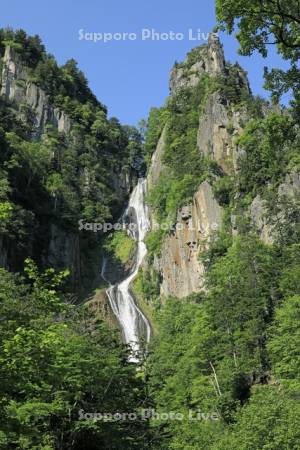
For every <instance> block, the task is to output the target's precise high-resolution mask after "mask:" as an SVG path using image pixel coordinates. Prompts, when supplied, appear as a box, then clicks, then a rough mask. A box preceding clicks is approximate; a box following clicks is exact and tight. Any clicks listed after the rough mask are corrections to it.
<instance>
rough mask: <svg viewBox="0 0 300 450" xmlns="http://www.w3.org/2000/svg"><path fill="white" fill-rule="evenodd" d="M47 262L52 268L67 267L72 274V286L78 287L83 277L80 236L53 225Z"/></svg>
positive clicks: (51, 226)
mask: <svg viewBox="0 0 300 450" xmlns="http://www.w3.org/2000/svg"><path fill="white" fill-rule="evenodd" d="M47 262H48V264H50V265H51V266H52V267H57V268H60V269H64V268H66V267H67V268H68V269H69V270H70V272H71V284H72V286H78V284H79V282H80V277H81V273H80V265H81V264H80V244H79V236H78V235H77V234H74V233H70V232H67V231H64V230H62V229H61V228H58V227H57V226H56V225H54V224H51V225H50V244H49V250H48V258H47Z"/></svg>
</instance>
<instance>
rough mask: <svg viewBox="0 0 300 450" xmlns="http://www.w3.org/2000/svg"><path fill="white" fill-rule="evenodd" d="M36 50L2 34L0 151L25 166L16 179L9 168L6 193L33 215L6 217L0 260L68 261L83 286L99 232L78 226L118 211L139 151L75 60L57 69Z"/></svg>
mask: <svg viewBox="0 0 300 450" xmlns="http://www.w3.org/2000/svg"><path fill="white" fill-rule="evenodd" d="M26 39H27V38H26ZM15 47H16V48H15ZM36 51H37V52H40V54H39V55H38V58H37V61H36V62H35V63H34V64H33V63H32V62H31V61H30V58H29V57H28V56H26V55H24V54H22V52H21V51H19V48H18V47H17V46H16V45H13V44H8V43H5V42H4V44H3V49H2V55H1V74H0V99H1V111H2V114H3V115H4V117H7V116H8V114H7V111H8V112H9V121H8V122H9V123H7V126H6V123H5V121H3V123H4V125H3V133H4V134H3V135H4V136H5V139H6V138H7V139H6V141H7V142H5V143H4V145H5V146H6V148H3V152H2V159H3V162H4V165H7V166H8V165H9V162H8V161H9V160H13V159H18V160H20V161H21V160H22V164H23V165H24V167H26V168H27V167H28V174H27V173H26V170H23V172H22V175H21V174H19V176H18V180H17V179H15V175H17V170H18V169H15V171H14V172H12V171H11V172H10V171H9V170H8V171H7V173H6V172H5V173H4V176H5V177H7V179H8V184H10V185H11V188H10V189H9V191H10V192H11V194H8V198H7V201H8V203H10V208H11V211H12V214H13V215H17V214H18V210H20V211H22V215H23V216H26V217H27V216H28V217H29V216H30V218H29V219H28V221H27V222H26V220H27V219H26V220H25V222H26V223H25V224H24V226H23V223H22V227H23V228H24V230H17V231H15V230H11V229H10V228H9V225H7V229H5V230H4V233H3V234H1V238H0V255H1V256H0V260H1V265H3V266H4V267H6V268H8V269H10V270H21V269H22V267H23V262H24V259H25V258H26V257H28V256H31V257H33V258H34V259H35V260H37V261H38V262H39V264H41V265H42V266H43V267H45V266H52V267H56V268H58V269H62V268H68V269H69V270H70V277H71V278H70V285H71V289H72V290H73V291H78V290H80V289H82V288H83V285H85V286H86V287H87V286H89V285H91V284H90V283H92V280H93V279H94V278H95V277H96V276H97V275H98V273H99V271H100V263H101V236H99V233H98V236H95V233H93V232H92V231H81V232H80V230H79V229H78V221H79V220H80V219H83V220H85V221H86V222H102V221H103V220H105V219H109V218H111V219H112V218H113V217H115V218H116V217H119V215H120V214H121V211H122V210H123V208H124V205H126V202H127V199H128V196H129V193H130V191H131V189H132V187H133V185H134V184H135V183H136V179H137V170H136V168H135V167H133V165H134V164H133V165H131V164H130V163H129V159H131V160H132V161H134V156H135V155H133V156H132V155H131V156H130V150H129V149H128V144H129V142H130V140H131V136H129V134H130V132H131V131H129V133H127V130H125V128H124V129H123V128H122V127H121V125H119V123H118V122H117V120H116V119H113V120H112V121H109V120H108V119H107V117H106V108H105V107H104V106H103V105H101V104H100V103H99V102H98V101H97V100H96V99H95V97H94V96H93V94H92V93H91V92H90V91H89V89H88V87H87V85H86V80H85V79H84V76H83V74H81V73H80V71H79V70H78V69H77V67H76V63H75V62H71V63H67V64H66V65H65V66H64V67H65V68H63V69H60V68H58V66H57V65H56V62H55V60H54V59H53V58H52V59H51V56H48V55H47V54H46V53H45V52H44V50H43V49H42V50H40V48H39V45H38V46H37V49H36ZM47 64H48V65H49V67H47ZM68 64H69V66H68ZM64 71H65V74H66V76H65V78H64ZM68 71H69V72H70V73H69V74H68V73H67V72H68ZM68 77H69V79H68ZM70 78H71V82H70ZM76 83H77V85H76ZM68 89H69V92H68ZM80 89H81V90H82V93H80ZM76 91H77V92H76ZM81 97H82V98H81ZM114 133H115V134H114ZM113 135H114V136H113ZM90 136H91V137H90ZM9 139H14V142H13V143H11V142H10V141H9ZM30 145H32V147H30ZM100 147H101V148H100ZM38 151H40V152H41V155H38ZM34 152H36V156H35V154H34ZM25 153H26V155H25ZM101 153H102V154H101ZM42 156H46V159H47V161H43V160H42ZM103 158H104V159H105V162H104V163H102V161H101V159H103ZM14 164H15V163H14ZM18 164H19V163H18ZM10 165H11V166H12V163H10ZM39 165H40V169H39ZM135 165H136V164H135ZM42 168H43V169H44V170H45V172H44V173H42ZM12 170H13V168H12ZM33 171H36V172H35V173H33ZM22 177H24V180H22ZM64 186H65V188H64ZM25 191H26V192H25ZM31 191H34V192H35V193H33V192H31ZM66 191H67V192H66ZM24 196H26V198H25V197H24ZM28 198H29V200H28ZM109 198H110V200H109ZM96 205H98V206H96ZM101 210H103V212H101ZM97 211H98V212H97Z"/></svg>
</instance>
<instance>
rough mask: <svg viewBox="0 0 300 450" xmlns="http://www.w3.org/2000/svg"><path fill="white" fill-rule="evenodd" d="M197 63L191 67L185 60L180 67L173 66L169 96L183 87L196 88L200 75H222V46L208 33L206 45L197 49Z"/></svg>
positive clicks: (215, 37)
mask: <svg viewBox="0 0 300 450" xmlns="http://www.w3.org/2000/svg"><path fill="white" fill-rule="evenodd" d="M198 52H199V56H198V61H196V62H195V63H194V64H192V65H191V66H189V65H188V62H187V60H185V61H184V63H183V64H182V65H179V66H178V65H175V66H174V67H173V69H172V71H171V74H170V94H171V95H172V96H173V95H176V94H177V93H178V92H179V90H180V89H182V88H183V87H191V86H196V84H197V83H198V81H199V79H200V77H201V75H202V74H203V73H204V72H206V73H208V74H210V75H217V74H218V73H222V72H223V71H224V68H225V60H224V52H223V46H222V44H221V43H220V41H219V38H218V37H217V36H216V35H214V34H213V33H210V35H209V39H208V44H207V45H204V46H202V47H198Z"/></svg>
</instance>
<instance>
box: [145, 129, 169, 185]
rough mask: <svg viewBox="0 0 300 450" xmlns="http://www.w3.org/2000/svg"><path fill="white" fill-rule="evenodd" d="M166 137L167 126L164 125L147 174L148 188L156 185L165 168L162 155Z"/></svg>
mask: <svg viewBox="0 0 300 450" xmlns="http://www.w3.org/2000/svg"><path fill="white" fill-rule="evenodd" d="M165 139H166V126H165V127H164V129H163V131H162V133H161V136H160V138H159V141H158V144H157V147H156V150H155V152H154V153H153V155H152V158H151V164H150V168H149V172H148V176H147V181H148V188H151V187H152V186H153V185H155V183H156V182H157V180H158V178H159V176H160V174H161V173H162V172H163V170H164V165H163V162H162V157H163V153H164V149H165Z"/></svg>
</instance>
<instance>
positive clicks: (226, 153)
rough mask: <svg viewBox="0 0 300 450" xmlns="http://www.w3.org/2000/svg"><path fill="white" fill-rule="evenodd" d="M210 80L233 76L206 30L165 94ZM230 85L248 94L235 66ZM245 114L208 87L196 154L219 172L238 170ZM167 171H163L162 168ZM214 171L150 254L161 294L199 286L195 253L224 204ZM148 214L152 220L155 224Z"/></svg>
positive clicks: (157, 163) (217, 224) (156, 167)
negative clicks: (217, 192)
mask: <svg viewBox="0 0 300 450" xmlns="http://www.w3.org/2000/svg"><path fill="white" fill-rule="evenodd" d="M203 76H206V77H207V76H208V77H210V79H212V80H217V79H218V77H223V79H226V78H228V77H229V76H232V75H230V74H229V69H228V66H227V64H226V62H225V58H224V53H223V47H222V45H221V43H220V41H219V40H218V38H217V37H216V36H215V35H211V36H210V38H209V41H208V45H205V46H201V47H198V48H196V49H194V50H192V52H190V54H189V55H188V57H187V58H186V60H185V61H184V63H182V64H176V65H175V67H174V68H173V69H172V71H171V76H170V95H171V97H173V98H174V97H175V98H176V96H178V95H180V93H181V92H182V91H183V90H185V89H187V88H188V89H194V88H196V87H197V85H198V84H199V82H200V81H201V78H202V77H203ZM232 83H233V85H234V88H235V89H236V90H237V91H243V95H244V96H245V97H246V98H247V96H249V97H250V96H251V92H250V88H249V84H248V80H247V77H246V74H245V73H244V72H243V71H242V69H240V68H239V67H235V70H234V75H233V82H232ZM248 119H249V117H248V113H247V109H246V107H245V106H243V105H242V104H240V105H239V106H238V107H237V106H236V105H234V104H233V103H232V102H230V101H229V100H228V99H227V98H226V95H224V94H222V92H220V90H213V91H212V92H211V93H210V94H209V95H208V97H207V99H206V100H205V103H204V106H203V107H202V111H201V113H200V115H199V127H198V132H197V144H196V145H197V148H198V151H199V158H200V157H201V155H202V156H203V157H204V158H205V159H206V160H210V161H212V162H214V164H215V165H216V166H217V167H218V171H219V172H222V174H223V175H232V174H234V173H235V172H236V171H237V161H238V158H239V157H240V155H241V153H242V151H241V149H240V148H239V147H238V146H237V144H236V138H237V137H238V136H239V135H240V134H241V132H242V131H243V126H244V124H245V123H246V122H247V120H248ZM167 130H168V123H167V124H166V126H165V128H164V131H163V133H162V134H161V136H160V139H159V141H158V145H157V148H156V151H155V152H154V154H153V156H152V160H151V165H150V168H149V171H148V187H149V189H150V190H151V188H152V187H153V185H155V184H156V182H157V180H158V179H159V177H160V175H161V174H162V173H163V172H164V161H163V160H164V152H165V148H166V135H167V132H168V131H167ZM167 172H168V171H166V173H167ZM213 180H214V176H213V177H208V178H207V179H206V181H204V182H202V183H200V184H199V187H198V189H197V190H196V192H195V193H194V196H193V200H192V202H191V203H190V204H187V205H186V206H184V207H182V208H181V209H179V210H178V213H177V221H176V223H175V224H174V230H173V231H172V232H171V233H169V234H168V235H167V237H166V238H165V239H164V242H163V244H162V247H161V252H160V256H156V257H155V259H154V266H155V269H156V270H157V271H158V272H159V274H160V277H161V284H160V291H161V295H162V296H175V297H185V296H188V295H190V294H192V293H193V292H199V291H200V290H201V289H203V283H204V266H203V263H202V262H201V260H200V258H199V256H200V253H201V252H202V251H203V250H205V249H206V248H207V247H208V244H209V240H210V237H211V236H212V235H213V234H214V233H215V232H217V231H218V230H220V229H221V227H222V220H223V208H222V207H221V206H220V204H219V203H218V201H217V200H216V198H215V196H214V193H213V189H212V182H213ZM154 216H155V215H154V214H152V226H153V228H155V227H156V226H157V225H158V224H157V223H156V221H155V217H154Z"/></svg>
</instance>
